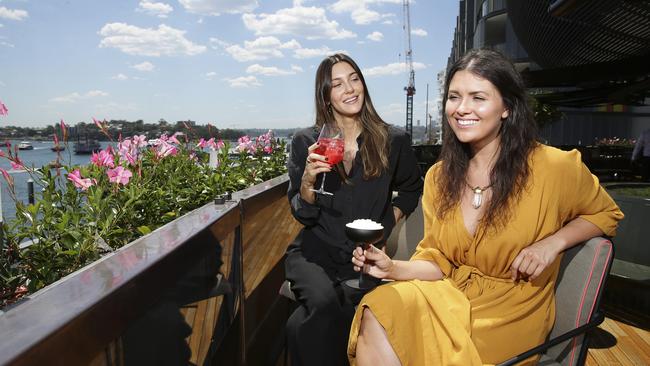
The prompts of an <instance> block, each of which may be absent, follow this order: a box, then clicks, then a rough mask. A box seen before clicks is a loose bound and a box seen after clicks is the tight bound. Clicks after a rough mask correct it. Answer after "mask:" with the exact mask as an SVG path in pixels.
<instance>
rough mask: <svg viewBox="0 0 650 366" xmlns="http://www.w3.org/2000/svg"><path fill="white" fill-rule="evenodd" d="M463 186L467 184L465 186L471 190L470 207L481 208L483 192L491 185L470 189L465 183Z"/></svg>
mask: <svg viewBox="0 0 650 366" xmlns="http://www.w3.org/2000/svg"><path fill="white" fill-rule="evenodd" d="M465 184H467V186H468V187H469V188H470V189H471V190H472V192H474V197H472V207H474V208H475V209H478V208H479V207H481V204H482V203H483V192H485V190H486V189H488V188H490V187H491V186H492V184H490V185H487V186H485V187H479V186H476V187H472V186H470V185H469V183H467V182H465Z"/></svg>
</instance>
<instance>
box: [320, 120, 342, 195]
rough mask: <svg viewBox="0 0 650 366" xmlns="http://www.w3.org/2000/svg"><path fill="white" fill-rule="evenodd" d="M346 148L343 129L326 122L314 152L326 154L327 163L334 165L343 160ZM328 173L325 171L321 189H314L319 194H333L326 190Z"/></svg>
mask: <svg viewBox="0 0 650 366" xmlns="http://www.w3.org/2000/svg"><path fill="white" fill-rule="evenodd" d="M344 150H345V139H344V138H343V131H341V129H340V128H339V127H338V126H337V125H336V124H335V123H325V124H323V128H322V129H321V130H320V135H318V147H317V148H316V149H315V150H314V153H316V154H318V155H324V156H325V157H327V163H328V164H329V165H330V166H334V165H336V164H338V163H340V162H341V161H343V151H344ZM326 176H327V173H323V180H322V181H321V184H320V188H319V189H312V191H314V192H316V193H318V194H324V195H328V196H333V195H334V193H331V192H327V191H325V177H326Z"/></svg>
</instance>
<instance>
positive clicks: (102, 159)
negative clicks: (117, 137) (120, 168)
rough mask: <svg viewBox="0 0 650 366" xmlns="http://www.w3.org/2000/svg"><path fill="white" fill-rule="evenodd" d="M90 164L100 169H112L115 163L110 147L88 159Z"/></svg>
mask: <svg viewBox="0 0 650 366" xmlns="http://www.w3.org/2000/svg"><path fill="white" fill-rule="evenodd" d="M90 162H91V163H93V164H95V166H97V167H100V168H101V167H103V166H106V167H109V168H114V167H115V161H114V159H113V154H112V150H111V147H110V146H109V147H107V148H106V150H102V151H100V152H99V153H93V155H92V156H91V157H90Z"/></svg>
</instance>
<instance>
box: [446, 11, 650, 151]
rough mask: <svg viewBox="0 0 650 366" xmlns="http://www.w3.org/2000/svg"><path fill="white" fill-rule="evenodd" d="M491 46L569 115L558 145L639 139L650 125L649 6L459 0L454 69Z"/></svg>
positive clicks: (559, 125)
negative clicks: (463, 59)
mask: <svg viewBox="0 0 650 366" xmlns="http://www.w3.org/2000/svg"><path fill="white" fill-rule="evenodd" d="M482 47H487V48H491V49H495V50H498V51H500V52H502V53H503V54H505V55H506V56H508V57H509V58H510V59H511V60H513V62H515V65H516V67H517V69H518V70H519V71H520V72H521V73H522V75H523V76H524V78H525V80H526V81H527V83H528V87H529V88H530V89H529V90H530V92H531V94H533V95H534V96H535V98H536V99H537V101H538V102H540V103H543V104H547V105H551V106H554V107H556V108H558V109H559V110H560V111H561V112H562V116H563V117H562V118H561V119H559V120H556V121H553V122H552V123H547V124H546V125H545V126H543V128H542V130H541V134H542V138H544V139H545V140H546V141H547V142H548V143H551V144H557V145H560V144H590V143H592V142H593V141H594V139H595V138H602V137H613V136H617V137H622V138H634V137H636V136H638V135H639V133H640V132H641V131H642V130H644V129H646V128H649V127H650V108H649V107H647V106H648V105H650V67H648V61H647V60H648V57H649V56H650V2H649V1H625V0H591V1H581V0H552V1H550V2H549V0H526V1H521V0H460V1H459V15H458V18H457V22H456V30H455V34H454V39H453V44H452V49H451V53H450V56H449V64H451V62H453V61H455V60H456V59H458V58H460V57H461V56H462V55H463V54H464V53H465V52H466V51H467V50H469V49H472V48H482Z"/></svg>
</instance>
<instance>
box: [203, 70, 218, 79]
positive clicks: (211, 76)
mask: <svg viewBox="0 0 650 366" xmlns="http://www.w3.org/2000/svg"><path fill="white" fill-rule="evenodd" d="M215 76H217V73H216V72H214V71H210V72H206V73H205V79H206V80H212V79H214V77H215Z"/></svg>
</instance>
